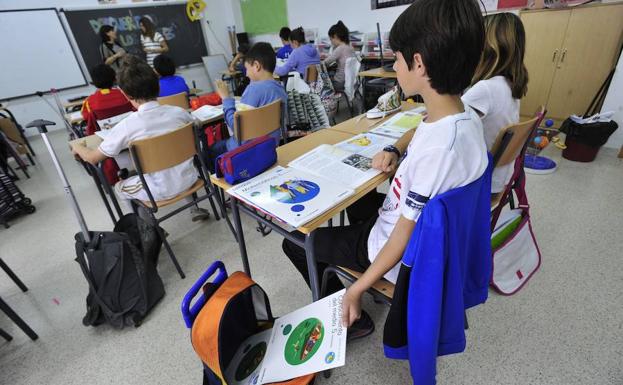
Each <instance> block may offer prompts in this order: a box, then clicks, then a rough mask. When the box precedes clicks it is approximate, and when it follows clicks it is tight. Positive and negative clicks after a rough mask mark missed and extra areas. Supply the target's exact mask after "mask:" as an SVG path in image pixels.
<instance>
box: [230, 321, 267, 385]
mask: <svg viewBox="0 0 623 385" xmlns="http://www.w3.org/2000/svg"><path fill="white" fill-rule="evenodd" d="M272 333H273V329H268V330H264V331H263V332H261V333H257V334H254V335H252V336H251V337H249V338H247V339H246V340H244V342H243V343H242V344H240V346H239V347H238V350H237V351H236V354H234V357H233V358H232V359H231V361H230V362H229V366H228V367H227V369H225V380H226V381H227V384H228V385H248V384H258V382H257V381H258V377H259V373H260V370H261V369H262V366H261V365H262V361H263V360H264V357H265V356H266V349H267V348H268V343H269V342H270V336H271V335H272Z"/></svg>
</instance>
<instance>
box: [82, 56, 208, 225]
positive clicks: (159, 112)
mask: <svg viewBox="0 0 623 385" xmlns="http://www.w3.org/2000/svg"><path fill="white" fill-rule="evenodd" d="M119 86H120V87H121V89H122V90H123V92H124V94H125V95H126V96H127V97H128V99H129V100H130V102H131V103H132V105H133V106H134V107H136V109H137V111H136V112H134V113H132V114H131V115H129V116H128V117H127V118H125V119H124V120H122V121H121V122H119V123H118V124H117V125H116V126H115V127H113V128H112V129H111V130H110V131H111V132H110V134H109V135H107V136H106V138H105V139H104V141H103V142H102V143H101V144H100V145H99V147H98V148H97V149H89V148H87V147H86V146H84V145H83V146H74V147H73V152H74V154H76V155H78V156H79V157H80V158H81V159H82V160H84V161H85V162H89V163H91V164H94V165H95V164H97V163H99V162H101V161H103V160H104V159H106V158H109V157H115V156H118V155H119V154H120V153H121V152H122V151H124V150H126V149H127V148H128V146H129V145H130V142H132V141H134V140H138V139H143V138H147V137H150V136H154V135H159V134H165V133H167V132H170V131H173V130H176V129H178V128H180V127H182V126H184V125H185V124H187V123H191V122H192V121H193V117H192V116H191V115H190V114H189V113H188V112H187V111H185V110H184V109H182V108H180V107H176V106H167V105H160V104H159V103H158V102H157V100H156V98H157V97H158V93H159V86H158V77H157V76H156V73H155V72H154V71H153V69H152V68H151V67H150V66H149V65H147V63H145V62H143V61H139V60H131V59H129V60H124V63H123V64H122V67H121V70H120V71H119ZM197 178H198V174H197V170H196V169H195V166H194V165H193V159H192V158H191V159H188V160H187V161H185V162H184V163H181V164H179V165H177V166H175V167H171V168H169V169H166V170H163V171H158V172H154V173H151V174H145V180H146V182H147V184H148V185H149V188H150V190H151V193H152V194H153V197H154V200H156V201H160V200H166V199H170V198H173V197H175V196H177V195H178V194H180V193H181V192H183V191H186V190H187V189H188V188H190V186H192V185H193V184H194V183H195V182H196V181H197ZM115 192H116V193H117V195H118V196H119V199H120V201H121V203H123V205H124V206H125V207H126V209H127V210H128V211H132V207H131V205H130V200H131V199H139V200H142V201H148V200H149V197H148V196H147V192H146V191H145V189H143V185H142V183H141V180H140V179H139V176H138V175H135V176H131V177H129V178H127V179H125V180H122V181H119V182H118V183H117V184H116V185H115ZM189 201H191V199H190V198H187V199H186V202H189ZM191 215H192V219H193V221H197V220H204V219H207V218H209V213H208V211H207V210H205V209H201V208H199V207H194V208H193V209H191Z"/></svg>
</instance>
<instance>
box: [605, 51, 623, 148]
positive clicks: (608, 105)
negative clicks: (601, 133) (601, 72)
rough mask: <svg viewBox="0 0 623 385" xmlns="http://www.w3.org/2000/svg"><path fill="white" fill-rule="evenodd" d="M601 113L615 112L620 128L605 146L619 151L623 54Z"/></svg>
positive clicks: (622, 130)
mask: <svg viewBox="0 0 623 385" xmlns="http://www.w3.org/2000/svg"><path fill="white" fill-rule="evenodd" d="M601 111H602V112H607V111H615V114H614V118H613V120H614V121H615V122H617V124H618V125H619V128H618V129H617V130H616V131H615V132H614V134H612V136H611V137H610V140H608V143H606V145H605V146H606V147H610V148H616V149H617V150H618V149H619V148H621V146H623V54H621V57H620V58H619V64H617V68H616V72H615V73H614V78H612V83H611V84H610V89H609V90H608V94H607V95H606V100H604V105H603V107H602V108H601Z"/></svg>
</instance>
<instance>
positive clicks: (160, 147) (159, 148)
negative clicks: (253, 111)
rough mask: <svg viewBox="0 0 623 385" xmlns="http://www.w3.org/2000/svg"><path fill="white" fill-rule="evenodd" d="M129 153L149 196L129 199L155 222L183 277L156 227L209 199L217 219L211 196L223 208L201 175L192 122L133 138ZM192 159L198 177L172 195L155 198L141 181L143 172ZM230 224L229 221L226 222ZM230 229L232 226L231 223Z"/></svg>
mask: <svg viewBox="0 0 623 385" xmlns="http://www.w3.org/2000/svg"><path fill="white" fill-rule="evenodd" d="M129 150H130V155H131V157H132V161H133V162H134V165H135V166H136V171H137V173H138V176H139V178H140V180H141V182H142V183H143V188H144V189H145V191H146V192H147V196H148V197H149V200H148V201H140V200H133V201H132V203H133V205H135V206H140V207H142V208H143V209H145V211H146V212H147V213H148V214H149V216H150V218H151V219H152V221H153V223H154V224H155V225H156V228H157V229H158V232H159V233H160V237H161V238H162V240H163V242H164V246H165V248H166V249H167V252H168V253H169V256H170V257H171V261H172V262H173V264H174V265H175V268H176V269H177V272H178V273H179V275H180V277H182V278H185V275H184V272H183V271H182V268H181V267H180V265H179V263H178V261H177V258H176V257H175V254H174V253H173V250H172V249H171V246H170V245H169V242H168V241H167V240H166V237H165V235H164V230H163V229H162V228H160V226H159V224H160V223H161V222H163V221H165V220H166V219H169V218H171V217H172V216H174V215H176V214H178V213H180V212H182V211H184V210H186V209H189V208H191V207H193V206H196V205H197V203H199V202H201V201H203V200H205V199H209V200H210V205H211V206H212V211H213V212H214V217H215V218H216V220H219V219H220V217H219V215H218V213H217V212H216V206H215V205H214V200H213V199H212V197H213V196H216V197H217V201H218V202H219V205H220V206H221V213H222V212H224V209H223V207H222V203H221V201H220V200H219V199H218V195H217V194H216V192H215V189H214V186H213V185H212V183H211V182H210V180H209V179H208V178H206V177H205V174H204V172H203V170H204V169H205V165H203V163H202V162H203V161H202V159H201V157H200V156H198V150H197V144H196V140H195V135H194V132H193V125H192V123H188V124H186V125H185V126H183V127H181V128H178V129H177V130H175V131H171V132H168V133H166V134H162V135H157V136H152V137H149V138H145V139H140V140H135V141H133V142H131V143H130V146H129ZM191 158H192V159H194V161H195V166H196V165H197V162H200V164H201V165H202V167H196V168H197V171H198V173H199V178H198V179H197V181H196V182H195V183H194V184H193V185H192V186H191V187H190V188H188V190H186V191H183V192H181V193H180V194H179V195H177V196H176V197H174V198H171V199H167V200H162V201H156V200H154V197H153V195H152V193H151V190H150V188H149V185H148V184H147V182H146V181H145V177H144V174H147V173H152V172H157V171H162V170H165V169H168V168H171V167H174V166H177V165H178V164H180V163H182V162H185V161H187V160H188V159H191ZM201 189H204V190H205V192H206V193H205V195H202V196H198V195H197V192H198V191H199V190H201ZM186 197H192V198H193V201H192V202H190V203H187V204H185V205H183V206H181V207H179V208H177V209H175V210H173V211H172V212H170V213H168V214H166V215H164V216H162V217H160V218H157V217H156V215H155V214H156V213H157V212H158V210H159V209H161V208H163V207H166V206H170V205H172V204H174V203H177V202H179V201H181V200H182V199H183V198H186ZM230 227H231V224H230ZM231 228H232V229H233V227H231Z"/></svg>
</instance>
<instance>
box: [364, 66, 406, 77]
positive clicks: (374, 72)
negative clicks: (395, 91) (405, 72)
mask: <svg viewBox="0 0 623 385" xmlns="http://www.w3.org/2000/svg"><path fill="white" fill-rule="evenodd" d="M359 76H360V77H362V78H385V79H397V78H398V75H396V72H394V71H386V70H385V69H384V68H383V67H378V68H373V69H370V70H366V71H361V72H359Z"/></svg>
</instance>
